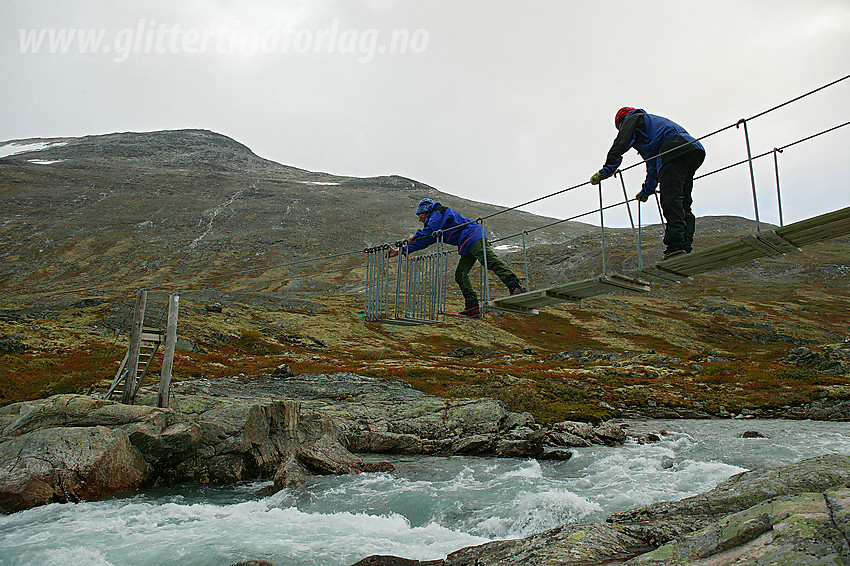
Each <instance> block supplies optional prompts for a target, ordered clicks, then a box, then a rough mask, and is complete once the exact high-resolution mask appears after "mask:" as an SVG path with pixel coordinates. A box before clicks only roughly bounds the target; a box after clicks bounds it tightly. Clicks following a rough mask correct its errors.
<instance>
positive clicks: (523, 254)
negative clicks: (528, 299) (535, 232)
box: [522, 230, 531, 290]
mask: <svg viewBox="0 0 850 566" xmlns="http://www.w3.org/2000/svg"><path fill="white" fill-rule="evenodd" d="M527 233H528V232H526V231H525V230H523V231H522V263H523V264H524V265H525V287H526V289H528V290H531V281H529V280H528V256H527V255H526V252H525V235H526V234H527Z"/></svg>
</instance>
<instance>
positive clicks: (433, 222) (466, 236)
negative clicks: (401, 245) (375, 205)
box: [389, 198, 526, 317]
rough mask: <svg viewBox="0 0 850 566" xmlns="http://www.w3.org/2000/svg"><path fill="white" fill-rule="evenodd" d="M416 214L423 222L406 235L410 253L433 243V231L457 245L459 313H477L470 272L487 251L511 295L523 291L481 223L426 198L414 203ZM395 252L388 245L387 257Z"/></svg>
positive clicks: (493, 268)
mask: <svg viewBox="0 0 850 566" xmlns="http://www.w3.org/2000/svg"><path fill="white" fill-rule="evenodd" d="M416 215H417V216H418V217H419V221H420V222H422V224H424V227H423V228H422V229H421V230H419V231H417V232H416V233H415V234H414V235H412V236H410V237H409V238H407V246H406V247H405V251H406V252H407V253H410V252H415V251H419V250H423V249H425V248H427V247H428V246H430V245H431V244H434V243H436V242H437V237H436V236H435V234H436V233H437V232H442V234H443V241H444V242H445V243H447V244H450V245H452V246H457V251H458V254H460V260H459V261H458V263H457V269H456V270H455V281H456V282H457V284H458V286H459V287H460V292H461V294H463V299H464V303H465V306H464V310H462V311H461V312H460V314H461V315H463V316H468V317H477V316H480V311H479V309H478V295H477V294H476V293H475V289H474V288H473V286H472V280H471V279H470V278H469V272H470V271H471V270H472V267H473V266H474V265H475V262H476V261H478V262H480V263H482V264H483V263H484V254H485V253H486V254H487V268H488V269H489V270H491V271H492V272H493V273H495V274H496V276H498V278H499V279H501V280H502V282H503V283H504V284H505V285H506V286H507V288H508V291H510V293H511V295H518V294H520V293H525V292H526V289H525V287H523V286H522V285H521V284H520V282H519V278H517V276H516V275H515V274H514V272H513V271H511V268H510V267H508V264H507V263H505V262H504V261H503V260H502V259H501V258H500V257H499V256H497V255H496V253H495V252H494V251H493V248H492V247H491V246H490V242H488V241H487V232H485V231H484V226H482V225H480V224H478V223H477V222H473V221H472V220H470V219H469V218H467V217H465V216H463V215H461V214H459V213H457V212H455V211H454V210H452V209H451V208H449V207H447V206H443V205H441V204H440V203H439V202H434V201H433V200H431V199H429V198H424V199H422V200H421V201H419V205H418V206H417V207H416ZM398 254H399V250H397V249H396V248H393V247H390V251H389V257H396V256H397V255H398Z"/></svg>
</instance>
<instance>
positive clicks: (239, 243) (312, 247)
mask: <svg viewBox="0 0 850 566" xmlns="http://www.w3.org/2000/svg"><path fill="white" fill-rule="evenodd" d="M16 146H18V147H19V148H27V147H28V146H29V147H42V146H46V147H44V148H43V149H37V150H30V151H24V152H21V153H16V154H14V155H10V156H7V157H4V158H2V159H0V179H2V180H0V209H2V210H3V213H2V214H3V217H2V219H0V242H2V244H3V252H2V254H0V256H2V259H3V262H4V268H3V272H2V276H0V284H1V285H3V286H4V287H6V288H8V289H10V290H13V291H15V292H26V291H33V290H35V289H36V288H37V289H38V290H58V289H62V288H69V287H85V288H96V287H101V288H108V289H118V288H137V287H141V286H149V285H161V284H165V283H171V282H175V281H178V282H182V281H187V280H191V279H196V278H204V277H209V276H211V275H218V274H221V273H229V272H234V271H240V270H247V269H253V268H257V267H263V266H269V265H276V264H279V263H285V262H291V261H297V260H304V259H308V258H313V257H319V256H326V255H335V254H339V253H341V252H352V251H356V250H360V249H363V248H365V247H367V246H370V245H376V244H380V243H383V242H388V241H395V240H397V239H399V238H401V237H404V236H406V235H408V234H410V233H411V232H412V230H414V229H415V227H416V221H415V220H416V219H415V217H414V215H413V214H412V212H411V211H412V210H413V209H414V208H415V206H416V203H417V202H418V200H419V199H420V198H422V197H424V196H430V197H432V198H435V199H438V200H440V201H441V202H443V203H444V204H446V205H447V206H453V207H457V208H459V209H460V210H461V211H463V212H464V213H465V214H467V215H470V216H475V215H481V216H484V215H487V214H490V213H492V212H495V211H496V210H498V209H499V208H498V207H495V206H492V205H486V204H482V203H476V202H471V201H467V200H464V199H461V198H457V197H453V196H451V195H447V194H445V193H441V192H440V191H438V190H436V189H434V188H433V187H430V186H428V185H425V184H422V183H419V182H417V181H413V180H410V179H405V178H403V177H398V176H388V177H374V178H354V177H341V176H334V175H330V174H327V173H317V172H310V171H305V170H302V169H297V168H294V167H288V166H285V165H281V164H278V163H275V162H273V161H269V160H266V159H263V158H260V157H258V156H257V155H255V154H254V153H253V152H252V151H251V150H250V149H248V148H247V147H245V146H244V145H242V144H240V143H238V142H236V141H234V140H232V139H230V138H228V137H226V136H222V135H220V134H216V133H213V132H209V131H204V130H178V131H162V132H149V133H116V134H109V135H102V136H86V137H82V138H56V139H32V140H16V141H15V142H6V144H5V146H4V148H6V149H15V147H16ZM547 220H548V221H550V220H551V219H543V218H541V217H536V216H534V215H531V214H527V213H523V212H510V213H506V214H503V215H500V216H499V217H497V218H494V219H493V220H492V223H488V229H489V230H490V232H491V234H493V235H496V236H498V235H499V234H514V233H518V232H521V231H522V230H523V229H524V228H526V227H527V226H529V225H541V224H545V223H547ZM589 230H591V228H589V227H588V226H586V225H583V224H579V223H564V224H562V225H559V226H557V227H553V228H551V229H548V230H545V231H541V232H537V233H535V239H536V241H537V242H543V241H566V240H567V239H568V238H571V237H573V236H575V235H578V234H582V233H586V232H588V231H589ZM360 263H362V257H356V256H355V257H351V258H350V259H349V260H348V261H340V262H336V263H335V264H334V265H333V266H324V267H325V268H326V267H333V268H337V269H339V268H341V267H352V266H355V265H359V264H360ZM314 267H315V264H314ZM293 273H294V272H293V271H292V270H281V269H279V270H277V271H275V272H273V273H269V274H267V275H268V276H271V277H275V276H277V277H283V276H285V275H292V274H293ZM255 275H256V274H255ZM36 286H37V287H36ZM275 288H279V285H278V287H275Z"/></svg>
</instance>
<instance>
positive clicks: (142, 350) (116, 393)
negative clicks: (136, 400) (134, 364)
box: [106, 328, 165, 401]
mask: <svg viewBox="0 0 850 566" xmlns="http://www.w3.org/2000/svg"><path fill="white" fill-rule="evenodd" d="M141 338H142V341H141V344H140V346H139V365H138V369H137V372H136V380H135V383H136V390H135V391H133V395H132V396H131V397H135V396H136V393H138V391H139V388H140V387H141V385H142V379H144V377H145V375H146V374H147V373H148V369H149V368H150V366H151V362H153V358H154V356H156V353H157V351H159V345H160V344H162V343H163V342H165V331H163V330H158V329H155V328H143V329H142V337H141ZM129 357H130V350H129V349H127V353H126V354H125V355H124V361H123V362H121V366H120V367H119V368H118V373H116V374H115V379H113V381H112V385H111V386H110V388H109V391H107V392H106V399H117V400H119V401H120V400H121V398H122V396H123V395H124V386H125V384H126V383H127V375H128V374H129V373H130V370H129V368H127V360H128V359H129Z"/></svg>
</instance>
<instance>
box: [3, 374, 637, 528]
mask: <svg viewBox="0 0 850 566" xmlns="http://www.w3.org/2000/svg"><path fill="white" fill-rule="evenodd" d="M278 374H279V375H278V376H276V377H269V378H266V379H261V380H241V379H238V378H225V379H216V380H196V381H191V382H183V383H178V384H177V385H176V386H175V399H174V401H173V402H172V406H173V408H169V409H159V408H156V407H153V406H150V405H152V404H153V403H154V396H153V395H152V394H150V395H147V396H146V395H142V396H141V399H140V401H141V403H142V404H137V405H133V406H129V405H122V404H120V403H115V402H112V401H106V400H103V399H98V398H95V397H89V396H83V395H55V396H52V397H49V398H47V399H41V400H38V401H31V402H25V403H15V404H12V405H8V406H6V407H3V408H2V409H0V510H1V511H2V512H4V513H10V512H15V511H19V510H22V509H27V508H30V507H33V506H37V505H41V504H45V503H50V502H67V501H78V500H88V499H96V498H99V497H104V496H108V495H112V494H115V493H121V492H127V491H132V490H135V489H138V488H140V487H144V486H161V485H170V484H175V483H180V482H191V483H201V484H207V483H231V482H237V481H242V480H246V479H251V478H257V477H268V478H272V477H273V478H274V480H275V487H276V488H277V489H282V488H286V487H293V486H297V485H299V484H300V483H301V482H302V481H303V480H304V478H305V477H306V476H307V475H309V474H343V473H359V472H362V471H370V470H378V469H389V468H390V465H389V464H382V463H375V462H365V461H364V460H363V459H361V458H360V457H359V456H357V455H356V454H381V453H385V454H467V455H492V456H497V457H524V458H528V457H531V458H539V459H568V458H569V457H570V456H571V452H570V451H569V448H570V447H574V446H590V445H592V444H606V445H612V446H613V445H618V444H622V443H623V442H624V441H625V439H626V433H625V432H624V430H623V429H622V428H621V427H619V426H617V425H615V424H613V423H605V424H602V425H599V426H594V425H589V424H586V423H573V422H561V423H556V424H554V425H549V426H544V425H541V424H538V423H536V422H535V421H534V419H533V418H532V417H531V415H529V414H528V413H522V414H518V413H513V412H510V411H507V410H506V409H505V407H504V405H503V404H502V403H501V402H498V401H494V400H492V399H475V400H445V399H442V398H438V397H434V396H431V395H426V394H424V393H422V392H420V391H417V390H415V389H413V388H412V387H410V386H408V385H406V384H403V383H400V382H393V381H387V380H379V379H372V378H368V377H362V376H358V375H354V374H349V373H342V374H334V375H300V376H293V375H288V374H287V373H286V372H278ZM145 403H147V404H145Z"/></svg>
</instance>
